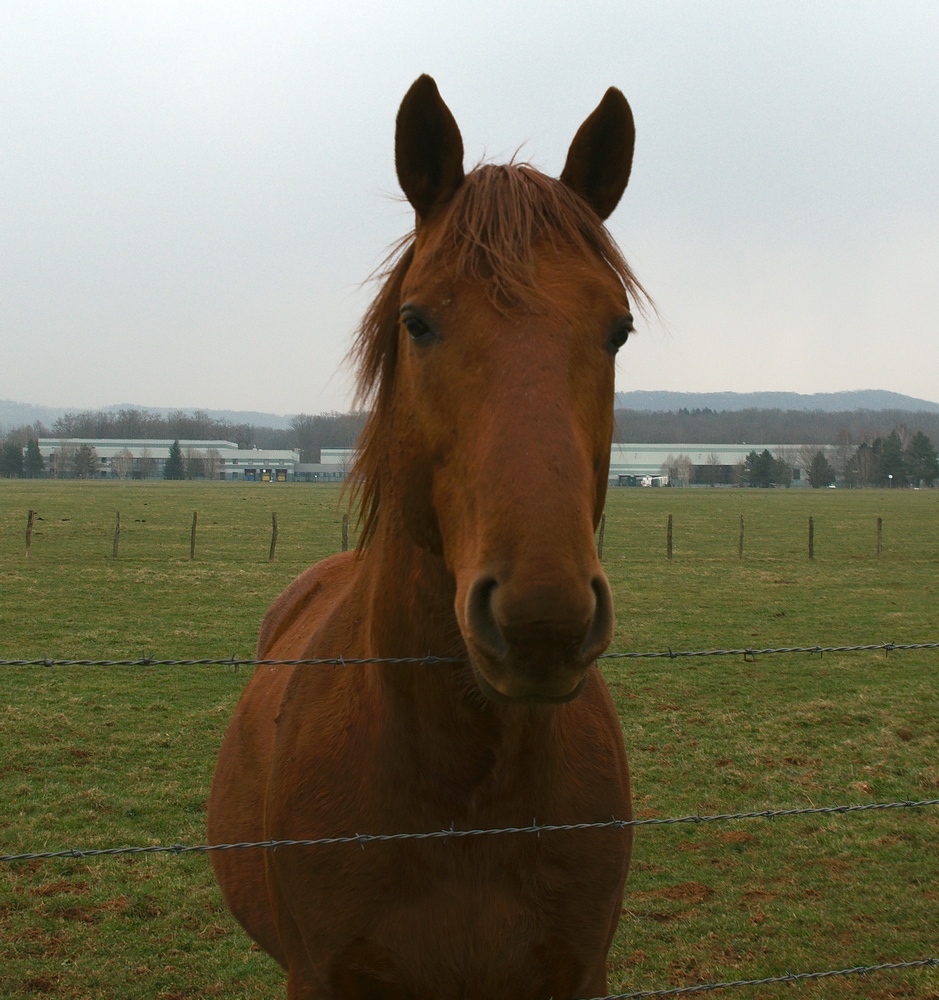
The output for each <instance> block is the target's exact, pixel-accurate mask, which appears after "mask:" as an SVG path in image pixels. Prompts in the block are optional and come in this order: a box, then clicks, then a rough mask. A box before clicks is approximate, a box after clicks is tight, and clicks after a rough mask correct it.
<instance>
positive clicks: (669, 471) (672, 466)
mask: <svg viewBox="0 0 939 1000" xmlns="http://www.w3.org/2000/svg"><path fill="white" fill-rule="evenodd" d="M661 471H662V475H663V476H668V481H669V482H670V483H673V484H674V485H675V486H687V485H688V484H689V483H690V482H691V481H692V480H693V479H694V465H693V464H692V462H691V457H690V456H689V455H678V456H677V457H676V456H675V455H669V456H668V457H667V458H666V459H665V462H664V464H663V465H662V470H661Z"/></svg>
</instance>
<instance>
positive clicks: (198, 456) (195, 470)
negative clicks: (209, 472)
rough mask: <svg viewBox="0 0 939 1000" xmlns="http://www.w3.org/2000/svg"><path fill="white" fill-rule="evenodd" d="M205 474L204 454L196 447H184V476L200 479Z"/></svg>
mask: <svg viewBox="0 0 939 1000" xmlns="http://www.w3.org/2000/svg"><path fill="white" fill-rule="evenodd" d="M204 476H205V456H204V455H203V454H202V452H201V451H199V449H198V448H187V449H186V478H187V479H202V478H203V477H204Z"/></svg>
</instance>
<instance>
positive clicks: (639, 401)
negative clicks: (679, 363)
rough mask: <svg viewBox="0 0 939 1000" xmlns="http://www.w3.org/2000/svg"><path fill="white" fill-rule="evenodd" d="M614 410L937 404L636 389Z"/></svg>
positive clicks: (872, 396)
mask: <svg viewBox="0 0 939 1000" xmlns="http://www.w3.org/2000/svg"><path fill="white" fill-rule="evenodd" d="M616 408H617V409H618V410H641V411H646V412H649V411H655V412H660V413H661V412H677V411H678V410H715V411H718V412H719V411H737V410H807V411H821V412H823V413H850V412H853V411H855V410H874V411H880V410H895V411H904V412H908V413H918V412H923V411H925V412H927V413H939V403H933V402H930V401H929V400H928V399H916V398H915V397H914V396H904V395H903V394H902V393H899V392H888V391H887V390H885V389H857V390H853V391H849V392H814V393H810V394H803V393H800V392H667V391H665V390H662V391H654V390H652V391H645V390H636V391H635V392H618V393H617V394H616Z"/></svg>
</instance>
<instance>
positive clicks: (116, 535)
mask: <svg viewBox="0 0 939 1000" xmlns="http://www.w3.org/2000/svg"><path fill="white" fill-rule="evenodd" d="M120 538H121V512H120V511H118V512H117V521H116V522H115V524H114V547H113V548H112V549H111V558H112V559H117V543H118V542H119V541H120Z"/></svg>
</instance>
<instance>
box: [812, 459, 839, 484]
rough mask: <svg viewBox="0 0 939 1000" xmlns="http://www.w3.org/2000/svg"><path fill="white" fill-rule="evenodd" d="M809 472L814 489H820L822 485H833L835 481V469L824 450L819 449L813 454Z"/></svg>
mask: <svg viewBox="0 0 939 1000" xmlns="http://www.w3.org/2000/svg"><path fill="white" fill-rule="evenodd" d="M808 474H809V483H810V485H811V486H812V488H813V489H818V488H819V487H820V486H831V484H832V483H833V482H834V481H835V470H834V469H833V468H832V467H831V462H829V461H828V459H827V458H826V457H825V453H824V452H822V451H817V452H816V453H815V454H814V455H813V456H812V462H811V464H810V465H809V468H808Z"/></svg>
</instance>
